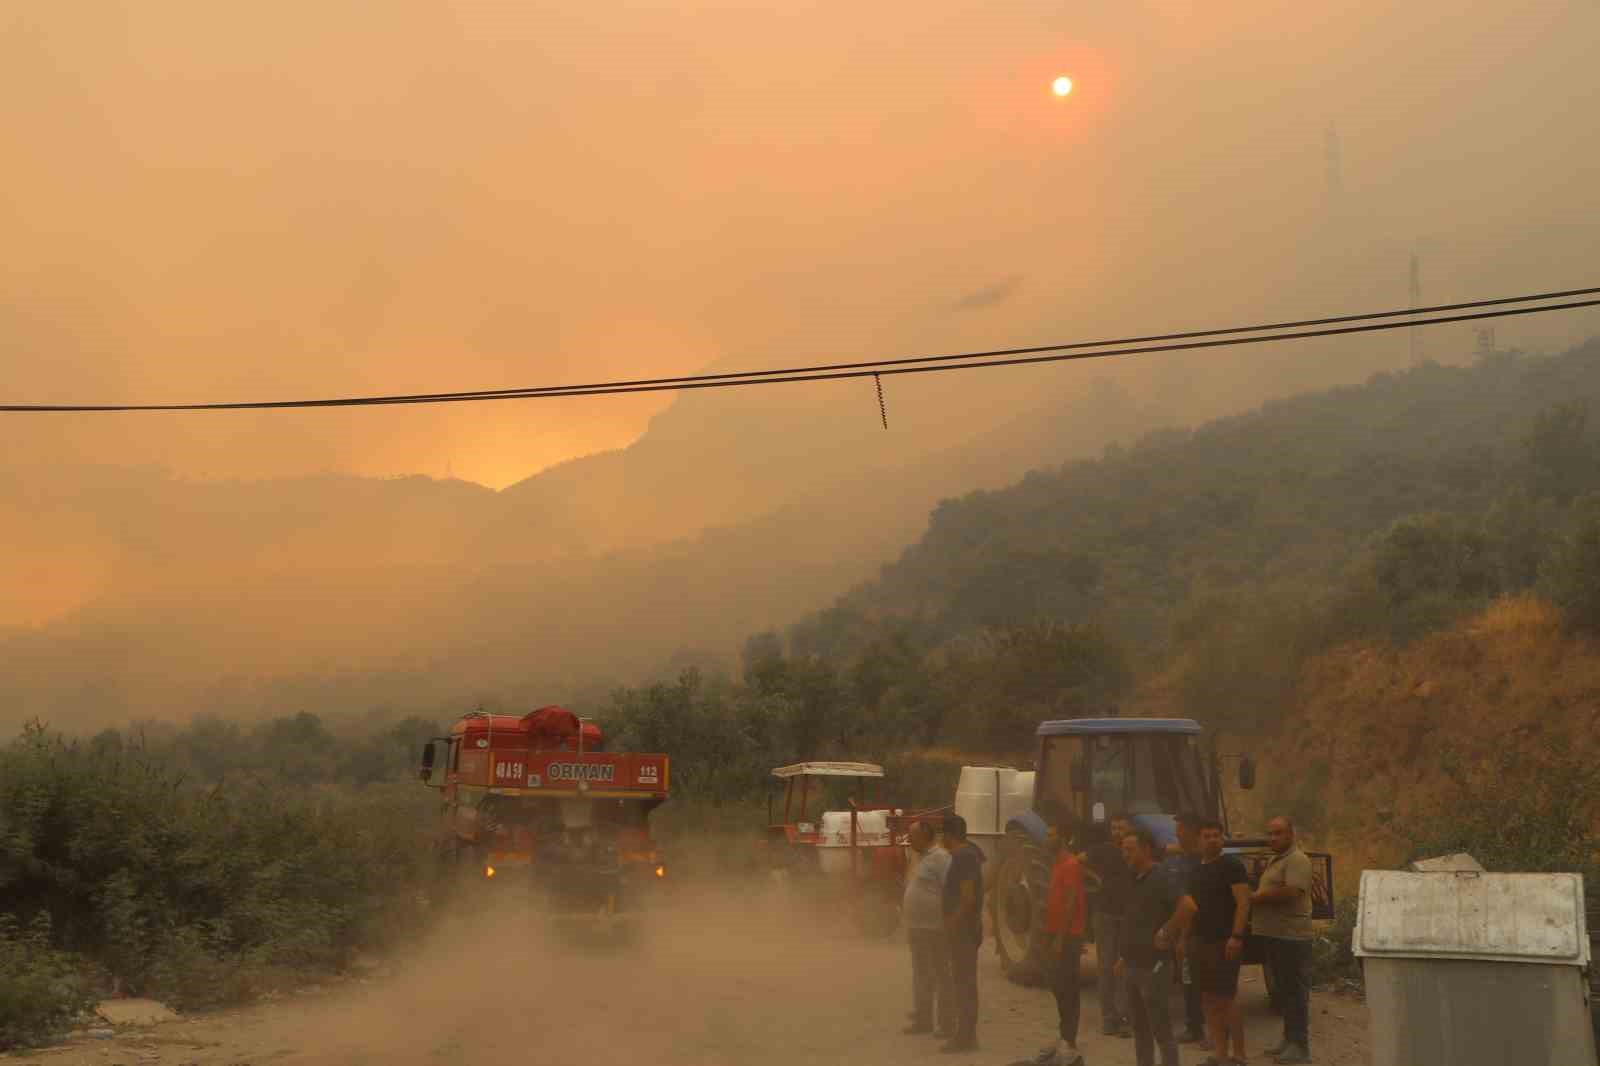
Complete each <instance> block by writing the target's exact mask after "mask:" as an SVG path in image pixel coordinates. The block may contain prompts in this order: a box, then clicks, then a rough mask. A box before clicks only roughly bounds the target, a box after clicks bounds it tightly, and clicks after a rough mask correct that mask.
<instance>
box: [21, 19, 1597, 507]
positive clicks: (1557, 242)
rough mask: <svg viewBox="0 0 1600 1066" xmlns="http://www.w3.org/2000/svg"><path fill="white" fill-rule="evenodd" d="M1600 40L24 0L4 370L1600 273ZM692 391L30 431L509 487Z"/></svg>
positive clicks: (894, 322) (320, 388)
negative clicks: (1335, 162)
mask: <svg viewBox="0 0 1600 1066" xmlns="http://www.w3.org/2000/svg"><path fill="white" fill-rule="evenodd" d="M1597 39H1600V9H1597V8H1596V6H1595V5H1593V4H1579V3H1572V2H1557V0H1536V2H1532V3H1528V4H1522V5H1462V4H1458V3H1443V2H1434V0H1429V2H1423V3H1404V4H1402V3H1398V2H1396V3H1383V2H1374V0H1359V2H1355V3H1347V4H1338V5H1307V4H1291V3H1287V2H1263V3H1225V4H1207V5H1201V4H1190V3H1178V2H1145V3H1137V2H1135V3H1116V4H1111V3H1102V4H1087V3H1020V4H1005V5H998V4H992V3H976V2H968V3H948V4H933V5H929V4H926V3H918V4H911V3H900V2H883V3H877V4H870V5H857V4H843V3H816V4H779V5H771V4H768V5H754V4H735V3H731V2H722V3H716V2H713V3H694V2H673V3H658V2H629V3H603V2H594V0H584V2H576V0H559V2H545V3H531V4H506V3H500V2H489V0H444V2H437V0H436V2H429V3H420V2H414V0H391V2H387V3H383V4H371V3H351V2H348V0H317V2H315V3H312V2H307V0H286V2H282V3H277V4H264V5H239V4H217V3H214V2H209V0H207V2H202V0H139V2H114V0H103V2H89V0H82V2H76V0H12V2H10V3H8V4H6V5H5V7H4V10H3V11H0V159H4V160H5V182H6V191H7V195H6V196H5V197H4V198H3V200H0V246H3V247H4V248H5V254H4V256H3V257H0V394H3V395H4V396H5V398H7V399H11V400H18V401H93V402H99V401H105V402H111V401H121V400H156V401H160V400H191V399H240V398H280V397H289V396H299V395H322V394H334V393H344V392H369V391H435V390H443V389H457V388H495V387H505V386H515V385H526V384H543V383H552V382H566V381H574V380H585V379H592V378H603V377H611V376H621V375H633V374H639V373H651V374H655V373H663V372H687V371H692V370H694V369H697V368H699V367H701V366H704V365H706V364H708V363H711V362H714V361H719V360H722V361H730V362H732V363H736V364H737V365H740V366H757V365H766V364H769V363H771V362H773V361H778V360H792V359H795V358H813V357H815V358H819V359H830V358H835V357H839V356H844V355H851V356H854V355H861V354H903V353H908V352H915V351H920V350H928V349H938V350H950V349H958V348H961V347H966V346H972V345H991V344H995V345H1009V344H1027V343H1038V342H1045V341H1051V340H1060V339H1071V338H1075V337H1081V336H1084V335H1086V334H1091V335H1092V334H1094V333H1097V332H1101V331H1107V330H1110V331H1117V332H1121V331H1142V330H1147V329H1153V328H1154V329H1165V328H1173V327H1179V328H1181V327H1184V326H1188V325H1206V324H1219V323H1228V322H1232V321H1247V320H1252V319H1258V318H1261V317H1263V316H1268V315H1278V314H1297V313H1302V312H1309V313H1315V312H1326V311H1340V310H1349V309H1367V308H1376V307H1380V306H1390V305H1395V304H1399V303H1402V302H1403V301H1404V299H1405V267H1406V258H1407V256H1408V255H1409V252H1410V250H1412V249H1413V248H1418V249H1420V250H1421V253H1422V255H1423V261H1424V274H1425V285H1426V295H1427V296H1428V297H1429V298H1436V299H1440V300H1445V299H1453V298H1472V297H1477V296H1484V295H1494V294H1497V293H1499V292H1502V291H1522V290H1533V289H1538V288H1555V287H1565V286H1569V285H1581V284H1595V283H1597V282H1596V279H1597V277H1600V273H1597V272H1596V271H1597V269H1600V267H1597V265H1596V264H1595V262H1594V261H1593V251H1594V248H1595V247H1596V246H1597V241H1596V238H1597V236H1600V227H1597V222H1596V210H1595V209H1596V206H1597V204H1596V195H1597V193H1596V190H1597V189H1600V174H1597V172H1596V171H1597V162H1600V143H1597V133H1596V131H1595V126H1594V123H1593V122H1592V121H1589V118H1588V116H1590V115H1592V114H1593V112H1594V108H1595V106H1596V105H1597V104H1600V66H1597V65H1596V64H1595V63H1594V62H1593V54H1592V53H1593V46H1594V42H1595V41H1596V40H1597ZM1061 73H1065V74H1070V75H1071V76H1072V77H1073V78H1074V79H1075V81H1076V90H1075V91H1074V93H1073V95H1072V96H1071V97H1069V98H1067V99H1066V100H1057V99H1055V98H1054V97H1053V96H1052V95H1051V94H1050V92H1049V83H1050V79H1051V78H1053V77H1054V76H1056V75H1057V74H1061ZM1329 122H1334V123H1336V125H1337V129H1338V134H1339V137H1340V141H1341V145H1342V150H1343V181H1344V188H1345V194H1344V199H1343V202H1342V203H1340V204H1338V205H1331V204H1330V202H1329V199H1328V196H1327V189H1326V182H1325V168H1324V136H1325V134H1324V131H1325V129H1326V127H1327V124H1328V123H1329ZM1597 327H1600V321H1597V319H1596V317H1595V316H1593V315H1588V316H1581V317H1580V316H1571V317H1566V318H1562V319H1559V320H1555V319H1552V320H1550V321H1545V322H1539V323H1535V322H1531V321H1530V322H1523V323H1517V324H1508V325H1505V326H1502V327H1501V331H1500V335H1501V338H1502V340H1503V341H1510V342H1513V343H1521V344H1524V345H1528V346H1540V345H1543V346H1551V347H1553V346H1558V345H1560V344H1563V343H1566V342H1568V341H1571V340H1575V339H1577V338H1578V337H1579V336H1581V335H1583V334H1585V333H1587V332H1593V331H1595V330H1596V328H1597ZM1395 343H1403V342H1400V341H1396V342H1395ZM1430 343H1433V342H1430ZM1452 344H1453V345H1454V346H1455V347H1458V348H1459V347H1463V346H1465V345H1466V344H1467V340H1466V338H1465V336H1464V331H1460V330H1458V331H1457V332H1456V333H1455V334H1452V335H1451V339H1450V340H1448V341H1445V340H1441V341H1439V342H1438V345H1439V347H1440V348H1447V347H1449V346H1450V345H1452ZM1053 372H1055V373H1070V372H1071V371H1069V370H1061V371H1053ZM661 402H662V401H660V400H657V399H633V398H630V399H617V400H574V401H562V402H560V403H547V402H539V403H504V404H491V405H471V406H468V407H460V408H436V409H418V408H411V409H403V410H395V409H380V410H369V411H359V412H348V411H347V412H310V413H295V414H245V415H203V414H195V415H170V416H169V415H160V416H141V417H132V416H114V417H113V416H95V417H57V416H28V417H27V418H21V417H18V416H7V418H8V420H7V421H5V422H3V423H0V449H3V454H4V456H6V457H7V459H8V460H10V461H16V462H25V463H41V462H54V461H60V460H62V459H67V458H70V459H81V460H87V461H94V462H116V463H151V464H158V465H163V466H167V467H170V468H172V469H173V470H175V471H177V472H180V473H183V474H187V475H193V476H207V477H224V476H228V477H232V476H264V475H276V474H290V473H298V472H306V471H316V470H323V469H338V470H351V471H356V472H362V473H373V474H390V473H400V472H411V471H419V472H423V473H428V474H433V475H442V474H444V473H445V472H446V471H447V470H450V471H452V472H454V473H455V474H456V475H457V476H461V477H467V478H472V479H476V480H479V481H482V482H484V483H486V484H490V485H495V486H499V485H503V484H505V483H508V482H510V481H513V480H516V479H518V478H520V477H523V476H526V475H527V474H530V473H532V472H534V471H535V470H537V469H539V468H540V467H543V466H545V465H548V464H550V463H552V462H555V461H558V460H561V459H564V458H568V457H571V456H574V455H579V454H583V453H586V452H591V451H594V450H597V449H602V448H607V447H615V446H618V445H620V444H624V443H626V442H628V441H629V440H630V439H632V438H633V437H634V436H636V435H637V434H638V432H639V431H640V430H641V429H642V428H643V426H644V424H645V422H646V420H647V419H648V417H649V416H650V414H651V413H652V412H653V411H654V410H657V409H658V406H659V404H660V403H661ZM850 402H855V398H854V397H853V396H852V399H851V401H850Z"/></svg>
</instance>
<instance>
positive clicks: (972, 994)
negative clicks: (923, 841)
mask: <svg viewBox="0 0 1600 1066" xmlns="http://www.w3.org/2000/svg"><path fill="white" fill-rule="evenodd" d="M944 846H945V850H947V851H949V852H950V872H949V873H948V874H946V875H945V881H944V929H945V937H946V939H947V941H948V943H949V945H950V974H951V979H952V981H953V983H954V985H955V993H956V995H955V1000H956V1034H955V1036H953V1037H951V1038H950V1039H949V1040H948V1041H946V1042H945V1044H944V1045H943V1046H942V1047H940V1048H939V1050H940V1051H942V1052H945V1053H946V1054H954V1053H957V1052H962V1051H976V1050H978V949H979V948H980V947H982V946H983V852H981V851H979V850H978V848H977V846H976V845H974V844H973V843H972V842H971V841H969V840H968V839H967V820H966V819H965V818H963V817H961V816H960V815H959V814H952V815H950V816H949V817H947V818H946V819H945V820H944Z"/></svg>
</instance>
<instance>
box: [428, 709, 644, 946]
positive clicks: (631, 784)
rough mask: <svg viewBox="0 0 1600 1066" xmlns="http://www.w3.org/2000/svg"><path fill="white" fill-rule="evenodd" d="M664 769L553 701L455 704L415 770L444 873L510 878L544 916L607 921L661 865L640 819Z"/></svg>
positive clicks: (631, 909)
mask: <svg viewBox="0 0 1600 1066" xmlns="http://www.w3.org/2000/svg"><path fill="white" fill-rule="evenodd" d="M669 770H670V764H669V760H668V758H667V756H666V755H661V754H636V753H633V752H609V751H606V750H605V737H604V734H603V733H602V732H601V731H600V728H599V727H598V726H597V725H596V724H594V723H593V722H589V721H582V720H580V719H579V718H578V717H577V716H576V715H574V714H573V713H572V712H571V711H568V710H566V709H564V708H561V707H553V706H552V707H541V708H539V709H538V710H536V711H533V712H531V713H529V714H526V715H523V716H521V717H516V716H513V715H503V714H489V713H487V712H484V711H475V712H473V713H471V714H467V715H464V716H463V717H462V718H460V719H459V720H457V721H456V722H455V724H454V725H453V726H451V729H450V735H449V736H446V737H438V738H435V739H434V740H432V741H430V742H429V743H428V744H427V746H426V747H424V748H423V751H422V759H421V766H420V769H419V775H420V777H421V778H422V782H423V784H425V785H427V786H428V787H430V788H436V789H438V790H439V793H440V797H441V800H442V804H441V821H440V825H439V833H438V841H439V856H440V860H441V865H442V873H443V874H444V875H445V876H446V877H447V878H448V879H449V880H452V881H455V880H459V879H461V878H462V877H463V876H465V877H466V878H469V879H471V880H477V881H493V882H495V883H497V884H500V883H505V882H506V881H507V880H512V881H513V882H514V881H515V880H519V879H520V880H523V882H524V884H526V885H527V886H528V888H529V889H530V890H531V892H532V893H533V895H534V897H535V900H536V902H537V903H538V904H540V905H541V908H542V909H543V910H544V911H545V912H546V913H547V914H548V915H549V916H550V917H551V918H553V919H557V920H562V919H570V920H575V921H577V922H579V923H588V924H594V923H598V924H602V925H606V926H611V925H620V924H625V923H626V922H627V920H628V919H629V918H631V917H632V916H634V914H635V913H636V912H637V910H638V908H639V906H640V904H641V903H643V902H644V900H645V899H647V898H648V897H649V896H650V895H651V894H652V892H653V891H654V888H653V886H654V885H655V884H656V882H658V881H660V880H661V879H663V878H665V877H666V872H667V868H666V862H665V860H664V859H663V858H662V856H661V854H660V852H659V850H658V849H657V847H656V844H655V842H654V840H653V839H652V838H651V835H650V822H649V819H650V813H651V812H652V811H653V810H655V808H656V807H658V806H660V805H661V804H662V803H663V802H665V801H666V799H667V796H668V785H669Z"/></svg>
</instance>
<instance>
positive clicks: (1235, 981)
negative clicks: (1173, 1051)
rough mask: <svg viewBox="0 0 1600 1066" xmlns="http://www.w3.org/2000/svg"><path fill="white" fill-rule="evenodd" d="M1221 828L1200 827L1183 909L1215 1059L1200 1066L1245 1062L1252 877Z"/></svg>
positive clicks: (1210, 823) (1206, 823)
mask: <svg viewBox="0 0 1600 1066" xmlns="http://www.w3.org/2000/svg"><path fill="white" fill-rule="evenodd" d="M1222 842H1223V837H1222V823H1220V822H1218V821H1216V820H1215V819H1207V820H1206V821H1204V822H1202V823H1201V825H1200V864H1199V865H1198V866H1197V867H1195V868H1194V870H1193V871H1192V872H1191V873H1190V874H1189V885H1188V890H1187V892H1186V893H1185V895H1184V899H1183V909H1184V912H1185V913H1186V914H1187V916H1188V921H1189V931H1190V937H1189V965H1190V968H1191V971H1192V973H1193V977H1194V981H1195V984H1196V985H1198V986H1199V988H1200V995H1201V999H1202V1002H1203V1003H1204V1006H1205V1013H1206V1028H1207V1029H1208V1030H1209V1032H1210V1035H1211V1050H1212V1055H1211V1057H1210V1058H1208V1059H1206V1060H1205V1062H1204V1063H1202V1064H1201V1066H1211V1064H1221V1063H1223V1062H1225V1061H1227V1060H1226V1055H1227V1050H1228V1038H1229V1037H1230V1036H1231V1037H1232V1038H1233V1058H1234V1060H1235V1061H1238V1062H1243V1061H1245V1054H1244V1019H1243V1018H1242V1017H1241V1016H1240V1014H1239V1004H1238V1002H1237V998H1236V997H1237V996H1238V992H1239V961H1240V959H1241V958H1242V956H1243V955H1244V933H1245V929H1246V927H1247V926H1248V925H1249V922H1250V876H1249V874H1247V873H1246V872H1245V868H1244V863H1242V862H1240V861H1239V860H1238V858H1237V857H1235V856H1233V855H1224V854H1223V853H1222Z"/></svg>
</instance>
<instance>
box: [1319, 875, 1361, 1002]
mask: <svg viewBox="0 0 1600 1066" xmlns="http://www.w3.org/2000/svg"><path fill="white" fill-rule="evenodd" d="M1358 912H1359V908H1358V900H1357V899H1356V897H1355V896H1345V897H1344V898H1343V899H1341V900H1340V901H1339V902H1338V904H1337V908H1336V909H1335V911H1334V918H1333V923H1332V924H1331V925H1329V926H1328V928H1327V929H1324V930H1323V931H1321V932H1319V933H1318V934H1317V935H1316V937H1315V938H1314V939H1313V940H1312V941H1311V983H1312V984H1314V985H1328V984H1334V983H1337V982H1339V981H1356V982H1359V981H1360V980H1361V960H1360V959H1358V958H1356V956H1355V952H1354V950H1353V947H1354V944H1353V940H1354V937H1355V931H1356V915H1357V913H1358Z"/></svg>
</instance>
